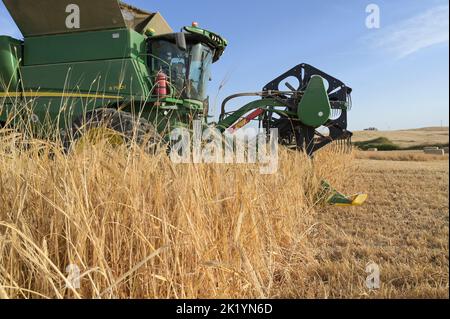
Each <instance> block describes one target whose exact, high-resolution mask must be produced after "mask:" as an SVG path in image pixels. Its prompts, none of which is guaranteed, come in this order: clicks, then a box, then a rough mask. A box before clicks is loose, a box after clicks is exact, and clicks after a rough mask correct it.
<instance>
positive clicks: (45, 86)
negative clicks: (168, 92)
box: [21, 59, 150, 99]
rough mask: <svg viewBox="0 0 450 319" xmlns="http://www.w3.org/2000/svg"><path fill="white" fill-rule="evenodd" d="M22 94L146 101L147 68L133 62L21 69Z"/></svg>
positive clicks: (81, 63)
mask: <svg viewBox="0 0 450 319" xmlns="http://www.w3.org/2000/svg"><path fill="white" fill-rule="evenodd" d="M21 72H22V77H23V86H24V90H25V91H30V90H32V91H35V92H36V91H39V92H46V91H51V92H55V91H56V92H76V93H79V92H84V93H98V94H116V95H120V96H123V97H124V98H125V99H129V98H130V97H131V96H134V98H135V99H145V98H146V97H147V96H148V94H149V87H150V83H149V82H148V83H147V81H148V72H147V68H146V65H145V64H143V63H142V62H140V61H138V60H134V59H123V60H105V61H90V62H89V61H88V62H77V63H62V64H53V65H36V66H25V67H22V68H21Z"/></svg>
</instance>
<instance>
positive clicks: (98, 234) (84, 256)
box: [0, 135, 348, 298]
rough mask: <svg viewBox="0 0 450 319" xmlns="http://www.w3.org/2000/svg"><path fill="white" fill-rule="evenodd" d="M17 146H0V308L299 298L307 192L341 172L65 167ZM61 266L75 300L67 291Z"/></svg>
mask: <svg viewBox="0 0 450 319" xmlns="http://www.w3.org/2000/svg"><path fill="white" fill-rule="evenodd" d="M20 141H21V137H19V136H14V135H7V136H6V137H3V139H2V141H0V207H1V209H0V287H1V289H0V291H1V296H2V297H9V298H36V297H40V298H243V297H248V298H259V297H300V296H301V295H302V290H301V289H300V288H301V287H303V286H305V283H304V282H305V276H306V272H305V271H306V269H307V267H308V265H309V264H310V263H314V262H315V261H314V255H313V253H312V251H311V249H310V248H309V244H308V243H309V240H308V236H309V234H310V232H311V231H312V230H313V229H314V227H315V225H314V218H313V216H314V212H315V210H316V208H317V207H319V205H318V204H317V202H316V200H317V198H316V194H317V193H318V185H319V184H320V180H321V178H323V177H325V178H329V179H330V181H331V182H333V183H337V181H338V180H339V179H340V177H343V176H344V175H345V171H346V166H347V164H346V162H348V161H345V160H344V159H343V158H342V160H340V161H338V162H337V163H336V162H335V161H334V160H332V157H333V156H332V155H331V154H323V155H322V156H321V158H322V161H320V162H319V163H320V165H314V164H313V163H312V162H311V161H310V160H308V159H307V158H306V157H305V156H304V155H302V154H299V153H296V152H295V153H294V152H287V151H282V152H281V154H280V156H281V158H280V162H281V167H280V171H279V172H278V173H277V174H275V175H268V176H264V175H260V174H259V167H258V166H256V165H245V166H242V165H232V166H229V165H228V166H225V165H174V164H173V163H172V162H171V161H170V160H169V158H168V157H167V156H166V154H159V155H157V156H149V155H147V154H145V153H143V152H141V150H140V149H138V148H133V149H131V150H128V149H126V148H125V147H120V148H115V149H110V148H109V147H108V146H107V145H97V146H96V147H89V148H87V149H85V150H84V151H82V152H78V153H74V154H71V155H69V156H66V155H64V154H62V153H61V152H59V151H58V149H57V148H55V147H54V146H52V145H50V144H49V143H44V142H41V141H37V140H36V141H32V142H31V143H30V145H29V146H28V147H27V149H25V150H22V151H19V150H18V148H17V145H18V144H20V143H18V142H20ZM335 163H336V164H335ZM334 165H337V166H336V167H333V166H334ZM71 264H74V265H77V266H78V267H79V268H80V270H81V273H82V279H81V289H71V288H70V287H69V288H66V286H67V280H66V277H67V273H66V267H67V266H68V265H71Z"/></svg>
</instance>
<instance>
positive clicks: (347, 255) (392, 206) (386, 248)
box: [312, 157, 449, 298]
mask: <svg viewBox="0 0 450 319" xmlns="http://www.w3.org/2000/svg"><path fill="white" fill-rule="evenodd" d="M448 165H449V163H448V157H447V158H446V160H442V159H441V160H427V161H392V160H379V159H377V160H373V159H372V160H371V159H357V160H356V164H355V172H354V179H353V182H352V183H351V184H350V185H348V189H349V190H351V191H355V192H357V191H362V192H367V193H368V194H369V199H368V202H367V203H366V204H365V205H364V206H363V207H355V208H350V209H348V208H338V209H329V210H328V211H327V212H326V213H325V214H321V215H320V216H318V219H319V222H320V223H321V226H320V228H319V229H320V231H318V232H317V233H316V234H315V235H314V236H315V241H314V242H315V245H317V247H316V249H317V260H318V262H319V264H318V265H317V267H313V269H312V272H313V273H314V274H315V275H316V278H317V279H318V280H317V281H315V283H316V282H317V283H318V282H321V284H320V285H321V287H316V292H318V293H319V294H320V295H321V297H323V296H325V297H330V298H335V297H337V298H349V297H357V298H358V297H359V298H361V297H362V298H365V297H372V298H410V297H414V298H416V297H417V298H435V297H438V298H448V297H449V290H448V289H449V261H448V257H449V253H448V245H449V207H448V196H449V193H448V190H449V188H448V187H449V166H448ZM369 263H375V264H376V265H378V266H379V269H380V284H381V287H380V289H376V290H370V289H368V288H367V286H366V278H367V276H368V275H369V273H366V266H367V265H368V264H369ZM317 288H318V289H317Z"/></svg>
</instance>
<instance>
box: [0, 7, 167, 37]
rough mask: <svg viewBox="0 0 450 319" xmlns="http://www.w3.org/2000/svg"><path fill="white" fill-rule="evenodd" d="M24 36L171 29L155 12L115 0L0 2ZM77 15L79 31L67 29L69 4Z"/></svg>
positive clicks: (163, 30) (163, 32) (156, 32)
mask: <svg viewBox="0 0 450 319" xmlns="http://www.w3.org/2000/svg"><path fill="white" fill-rule="evenodd" d="M3 2H4V3H5V6H6V8H7V9H8V11H9V12H10V14H11V16H12V17H13V19H14V20H15V22H16V24H17V26H18V27H19V29H20V31H21V32H22V34H23V36H24V37H30V36H39V35H49V34H62V33H73V32H83V31H94V30H106V29H118V28H131V29H134V30H135V31H137V32H139V33H142V32H144V31H145V30H146V29H148V28H151V29H153V30H154V31H155V34H156V35H158V34H165V33H172V32H173V30H172V29H171V27H170V26H169V24H168V23H167V22H166V21H165V20H164V18H163V17H162V16H161V15H160V14H159V13H151V12H146V11H144V10H141V9H138V8H135V7H133V6H130V5H128V4H125V3H123V2H121V1H118V0H3ZM74 4H75V5H77V6H78V8H79V12H80V25H79V28H76V29H73V28H68V27H67V24H66V19H67V17H68V15H69V14H70V10H69V11H68V8H69V6H70V5H74Z"/></svg>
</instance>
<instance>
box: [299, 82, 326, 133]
mask: <svg viewBox="0 0 450 319" xmlns="http://www.w3.org/2000/svg"><path fill="white" fill-rule="evenodd" d="M323 81H324V80H323V78H322V77H321V76H318V75H315V76H313V77H311V80H310V81H309V83H308V87H307V88H306V91H305V94H304V95H303V97H302V99H301V101H300V103H299V106H298V118H299V119H300V121H302V123H303V124H306V125H308V126H312V127H319V126H321V125H323V124H325V123H326V122H327V121H328V119H329V118H330V115H331V106H330V101H329V99H328V95H327V90H326V88H325V84H324V82H323Z"/></svg>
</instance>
